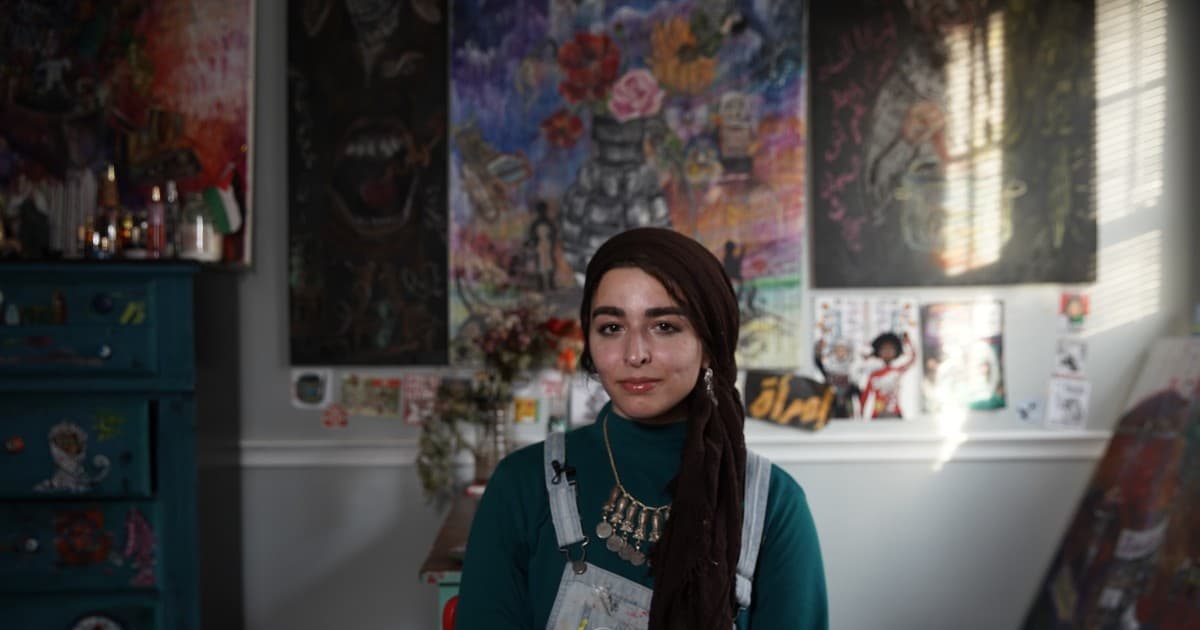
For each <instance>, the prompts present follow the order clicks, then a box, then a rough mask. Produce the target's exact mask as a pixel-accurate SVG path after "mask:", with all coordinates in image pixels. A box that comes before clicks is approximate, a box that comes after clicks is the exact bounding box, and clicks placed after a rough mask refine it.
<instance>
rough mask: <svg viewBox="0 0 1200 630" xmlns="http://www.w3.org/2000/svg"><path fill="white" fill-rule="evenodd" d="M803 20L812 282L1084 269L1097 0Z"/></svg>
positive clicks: (913, 8) (826, 5)
mask: <svg viewBox="0 0 1200 630" xmlns="http://www.w3.org/2000/svg"><path fill="white" fill-rule="evenodd" d="M810 19H811V20H812V22H813V23H814V24H820V25H821V28H818V29H813V30H812V32H811V45H810V54H809V65H810V73H811V83H810V85H811V89H812V97H811V104H812V120H811V123H812V124H811V127H810V128H811V136H812V143H811V153H810V155H811V160H810V161H811V163H812V175H813V179H812V184H811V187H812V199H813V208H812V213H813V221H812V226H813V232H814V237H813V239H812V242H813V267H812V269H813V276H814V277H813V283H814V286H816V287H867V286H880V287H892V286H929V285H981V284H1021V283H1031V282H1058V283H1078V282H1089V281H1093V280H1095V277H1096V209H1095V193H1094V191H1093V180H1094V178H1095V163H1096V155H1095V148H1094V143H1095V133H1094V127H1095V124H1094V118H1095V110H1096V95H1095V76H1094V63H1095V20H1096V9H1095V1H1094V0H1045V1H1040V2H1006V1H1004V0H971V1H968V2H940V1H931V2H925V1H920V2H914V1H904V2H902V1H900V0H889V1H884V2H877V1H874V0H849V1H845V2H819V3H814V4H813V7H812V13H811V17H810Z"/></svg>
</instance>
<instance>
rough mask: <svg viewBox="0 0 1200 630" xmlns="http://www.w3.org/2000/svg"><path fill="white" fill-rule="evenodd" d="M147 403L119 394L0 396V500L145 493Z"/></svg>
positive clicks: (149, 404)
mask: <svg viewBox="0 0 1200 630" xmlns="http://www.w3.org/2000/svg"><path fill="white" fill-rule="evenodd" d="M153 404H154V403H152V402H151V401H148V400H145V399H137V398H133V397H119V396H82V395H69V394H60V395H57V396H46V395H40V396H39V395H32V394H31V395H12V396H5V397H0V441H2V442H3V452H0V498H28V497H59V496H71V497H84V498H97V497H149V496H151V494H152V492H153V487H152V486H153V484H152V479H151V474H150V470H151V462H150V452H151V449H150V415H151V407H152V405H153Z"/></svg>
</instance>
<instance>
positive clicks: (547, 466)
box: [542, 431, 585, 550]
mask: <svg viewBox="0 0 1200 630" xmlns="http://www.w3.org/2000/svg"><path fill="white" fill-rule="evenodd" d="M543 459H544V460H545V461H544V465H543V466H542V472H544V473H545V475H546V492H547V494H549V496H550V516H551V517H552V518H553V519H554V534H555V535H556V536H557V537H558V547H559V549H563V550H565V549H566V548H567V547H568V546H569V545H573V544H575V543H577V542H580V541H583V540H584V539H585V538H584V535H583V527H582V526H581V525H580V521H579V508H578V507H577V506H576V501H575V483H574V481H573V480H570V479H568V478H567V476H568V475H567V471H566V467H567V436H566V434H565V433H563V432H562V431H555V432H554V433H551V434H550V435H548V436H546V444H545V455H544V457H543Z"/></svg>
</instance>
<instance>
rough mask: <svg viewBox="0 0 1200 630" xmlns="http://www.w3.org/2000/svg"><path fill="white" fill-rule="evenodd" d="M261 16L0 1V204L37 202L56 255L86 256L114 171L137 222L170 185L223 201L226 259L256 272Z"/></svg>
mask: <svg viewBox="0 0 1200 630" xmlns="http://www.w3.org/2000/svg"><path fill="white" fill-rule="evenodd" d="M253 5H254V3H253V2H251V1H250V0H231V1H228V2H217V3H205V4H204V5H203V6H198V5H197V4H196V3H195V2H191V1H189V0H148V1H146V2H116V1H114V0H107V1H99V2H23V1H15V0H14V1H9V0H0V15H4V24H3V26H0V60H3V61H0V197H5V196H7V197H8V199H7V201H8V203H9V205H10V206H15V205H18V204H20V203H23V201H24V200H30V201H32V202H33V206H34V207H36V209H37V211H38V212H39V213H40V214H41V215H42V216H43V217H44V218H42V219H41V220H43V221H45V223H46V229H47V234H48V239H47V243H46V248H47V250H48V252H47V253H49V254H50V255H61V256H68V257H70V256H80V255H82V250H81V244H80V243H79V242H78V241H79V239H78V236H77V233H78V230H79V228H80V227H81V225H82V224H84V223H85V222H87V221H88V220H89V215H90V213H91V212H92V211H93V210H94V209H95V206H96V200H97V187H98V183H99V181H100V179H101V178H102V177H103V176H104V174H105V171H106V170H107V165H108V164H110V163H111V164H113V165H114V166H115V172H116V177H117V182H118V184H119V186H120V191H119V192H120V200H121V203H122V205H123V206H125V207H128V208H131V209H134V210H140V209H142V208H143V207H145V206H146V203H147V201H148V200H149V199H150V192H151V189H152V187H153V186H155V185H158V186H164V187H165V185H166V182H167V181H168V180H173V181H175V182H176V184H177V187H178V191H179V192H180V193H181V194H183V195H187V194H188V193H192V192H195V193H204V192H205V191H214V193H216V194H219V195H227V196H226V197H223V201H224V202H225V203H226V204H227V205H229V207H228V208H226V212H227V216H226V219H228V220H229V221H230V223H229V225H227V226H225V227H226V228H228V229H230V230H233V231H232V233H231V234H228V235H226V236H225V237H224V243H223V247H222V251H223V259H224V260H225V261H226V262H231V263H249V262H250V253H251V252H250V243H251V241H250V239H249V234H250V228H251V224H252V223H251V218H252V214H251V204H250V199H249V193H250V191H251V190H252V189H253V187H252V182H251V178H250V167H251V163H252V161H251V159H250V138H251V135H250V121H251V94H252V70H253V58H254V57H253V42H254V33H253V28H254V20H253ZM164 189H165V188H164ZM232 204H236V206H234V205H232ZM235 218H236V221H235ZM236 222H240V227H236V229H235V223H236Z"/></svg>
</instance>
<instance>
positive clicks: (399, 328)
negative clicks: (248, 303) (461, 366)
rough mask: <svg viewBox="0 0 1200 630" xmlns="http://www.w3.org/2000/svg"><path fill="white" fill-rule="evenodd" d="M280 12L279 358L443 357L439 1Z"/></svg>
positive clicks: (360, 361) (443, 32) (325, 5)
mask: <svg viewBox="0 0 1200 630" xmlns="http://www.w3.org/2000/svg"><path fill="white" fill-rule="evenodd" d="M289 9H290V10H289V13H288V112H287V115H288V180H289V191H288V195H289V198H288V216H289V224H288V227H289V237H288V246H289V251H288V270H289V277H288V287H289V296H290V318H289V320H290V339H291V361H292V363H293V364H298V365H304V364H327V365H344V364H355V365H379V364H389V365H392V364H425V365H436V364H443V363H445V362H446V356H447V351H446V338H447V335H446V331H447V316H446V313H447V306H446V285H447V276H446V266H447V263H446V194H447V193H446V102H447V95H446V82H447V68H448V61H447V57H446V49H447V37H448V31H447V29H448V26H447V20H448V16H447V13H446V4H445V3H444V2H431V1H426V0H413V1H411V2H410V1H403V2H402V1H399V0H396V1H394V2H366V1H358V0H347V1H345V2H342V1H337V0H315V1H313V2H303V3H291V4H289Z"/></svg>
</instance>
